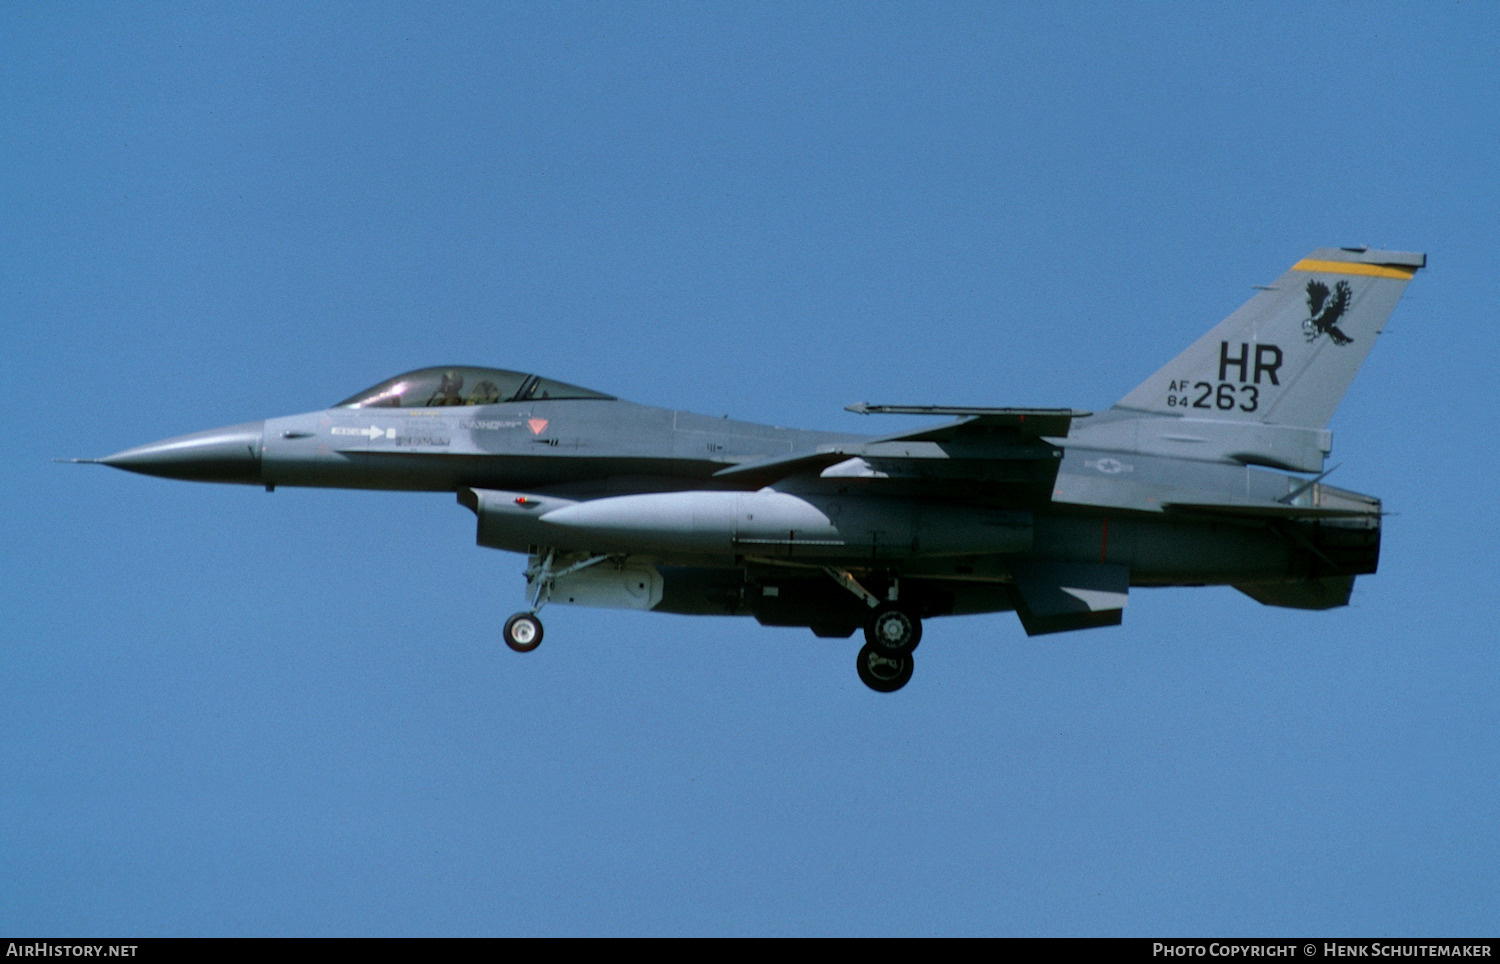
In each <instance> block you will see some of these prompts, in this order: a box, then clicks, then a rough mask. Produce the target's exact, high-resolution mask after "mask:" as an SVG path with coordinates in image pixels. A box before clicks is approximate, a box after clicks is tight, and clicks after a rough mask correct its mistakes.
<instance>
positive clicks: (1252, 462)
mask: <svg viewBox="0 0 1500 964" xmlns="http://www.w3.org/2000/svg"><path fill="white" fill-rule="evenodd" d="M1425 263H1426V258H1425V256H1424V255H1421V254H1410V253H1404V252H1396V251H1373V250H1369V249H1365V248H1325V249H1321V250H1318V251H1314V252H1313V253H1312V254H1311V255H1309V256H1308V257H1307V258H1305V259H1304V260H1302V261H1299V262H1297V263H1296V264H1295V265H1293V266H1292V268H1291V269H1290V270H1289V271H1287V272H1286V273H1285V274H1284V275H1282V276H1281V277H1280V278H1279V279H1277V280H1276V282H1275V283H1274V284H1271V285H1268V286H1265V287H1263V288H1262V289H1261V290H1260V291H1258V292H1257V293H1256V294H1255V295H1254V297H1252V298H1251V299H1250V300H1249V301H1248V302H1247V303H1246V304H1245V305H1244V307H1242V308H1240V309H1239V310H1238V311H1236V312H1234V313H1233V314H1232V315H1230V316H1229V317H1228V318H1226V319H1224V321H1222V322H1220V323H1219V324H1218V325H1217V326H1216V327H1214V328H1213V329H1212V330H1211V331H1209V332H1208V334H1206V335H1204V336H1203V337H1202V338H1200V339H1198V340H1197V341H1196V342H1194V343H1193V344H1192V345H1191V346H1189V347H1188V349H1187V350H1186V351H1184V352H1183V353H1182V354H1180V355H1178V356H1177V357H1176V358H1174V359H1173V360H1172V361H1171V362H1169V363H1168V364H1167V365H1166V366H1165V367H1163V368H1162V369H1161V370H1160V371H1158V372H1157V373H1156V374H1154V375H1152V376H1151V377H1150V378H1148V379H1146V381H1144V382H1142V383H1141V385H1140V387H1138V388H1136V389H1135V390H1134V391H1132V392H1130V394H1128V395H1126V396H1125V397H1124V398H1123V399H1121V400H1120V401H1119V402H1118V403H1117V404H1116V405H1115V406H1114V407H1112V408H1110V409H1109V410H1108V411H1101V412H1098V413H1090V412H1084V411H1075V410H1072V409H1031V408H967V407H951V406H942V405H909V406H907V405H867V404H861V405H855V406H852V407H851V410H852V411H855V412H860V413H877V412H879V413H892V414H908V415H926V416H938V417H943V418H944V419H945V420H944V421H943V422H941V423H939V424H935V425H929V426H927V427H923V428H918V429H916V430H914V431H907V432H901V433H898V434H894V435H884V436H878V437H870V436H861V435H840V434H830V433H823V432H807V431H799V430H795V429H785V428H772V427H769V426H764V425H754V424H749V423H745V422H735V421H729V420H727V419H722V418H711V417H705V416H702V415H693V414H689V413H687V412H678V411H670V410H667V409H661V408H651V407H648V406H645V405H637V404H634V403H632V402H628V401H624V400H622V399H619V398H615V397H614V396H612V395H606V394H604V393H602V392H597V391H592V390H590V389H586V388H579V387H578V386H576V385H570V384H566V383H564V382H560V381H554V380H552V379H550V378H546V377H542V376H540V375H532V374H523V373H521V372H514V371H504V370H499V369H489V368H472V367H464V366H448V367H440V368H425V369H422V370H420V371H414V372H409V373H407V374H405V375H399V376H397V377H395V378H392V379H389V380H388V381H384V382H381V383H380V384H378V385H376V386H374V387H373V388H370V389H367V390H366V391H363V392H360V393H359V394H357V395H354V396H353V397H351V398H349V399H347V400H345V401H343V402H340V403H338V404H337V405H335V406H333V407H332V408H328V409H324V410H322V411H316V412H309V413H307V414H304V415H291V416H287V417H284V418H271V419H266V420H265V421H258V422H246V423H244V424H242V425H233V426H230V427H227V428H220V429H214V430H213V431H208V432H200V433H198V434H195V435H186V436H182V437H180V438H174V439H168V440H166V441H162V442H156V443H154V444H151V445H143V446H140V447H138V448H133V449H128V450H126V451H124V452H120V453H117V454H115V455H111V456H109V457H107V458H104V459H99V460H97V461H99V462H102V463H103V464H105V465H110V466H114V467H115V468H119V469H126V470H129V471H132V472H142V473H145V474H148V475H159V476H165V477H167V478H174V479H189V480H195V481H204V482H239V483H246V484H253V485H264V486H265V487H266V488H267V489H271V488H273V487H275V486H278V485H305V486H327V487H336V488H351V489H402V490H412V491H429V492H436V491H441V492H453V493H456V494H457V496H458V501H459V502H460V503H461V504H463V505H464V506H466V507H467V508H469V509H470V510H471V511H472V512H473V513H474V514H475V516H477V517H478V540H477V541H478V544H479V545H481V546H486V547H489V548H493V549H503V550H506V551H508V552H516V553H521V554H524V555H525V556H526V558H527V565H526V571H525V575H526V585H527V590H528V602H529V605H528V606H527V608H526V609H525V610H524V611H522V612H519V613H517V614H516V615H514V616H512V617H511V618H510V620H509V621H508V622H507V623H506V624H505V629H504V638H505V642H506V644H507V645H509V646H510V648H511V649H513V650H516V651H518V652H527V651H529V650H532V649H535V648H536V647H537V645H538V644H539V643H540V642H541V640H542V624H541V621H540V620H539V619H538V618H537V613H538V612H539V611H540V610H541V609H542V607H543V606H545V605H547V604H548V603H549V602H552V603H571V604H574V605H583V606H608V607H619V608H627V609H648V610H654V611H657V612H670V613H692V614H698V615H723V616H754V617H755V618H756V619H757V620H759V621H760V622H761V623H762V624H765V625H773V626H806V627H809V628H811V629H812V631H813V632H814V633H815V634H816V635H818V636H827V637H847V636H851V635H853V634H854V633H856V632H859V631H863V634H864V646H863V648H862V649H860V651H859V656H858V659H857V668H858V672H859V677H860V679H861V680H863V681H864V682H865V683H866V684H867V685H868V686H870V687H871V688H873V689H875V690H879V691H881V692H891V691H893V690H897V689H900V688H901V687H902V686H904V685H905V684H906V682H907V681H908V680H909V679H910V678H911V674H912V666H913V650H915V649H916V648H917V644H918V642H919V641H920V640H921V638H922V627H923V621H924V620H927V619H931V618H933V617H936V616H951V615H960V614H965V613H985V612H999V611H1006V610H1014V611H1015V612H1016V613H1017V615H1018V616H1019V617H1020V620H1021V625H1022V627H1023V628H1024V629H1025V631H1026V632H1027V634H1029V635H1037V634H1040V633H1055V632H1063V631H1068V630H1077V629H1087V628H1090V627H1095V626H1111V625H1116V624H1118V623H1119V622H1120V620H1121V616H1122V614H1123V612H1124V609H1125V603H1126V600H1127V598H1128V595H1129V592H1130V589H1131V587H1133V586H1202V585H1231V586H1234V587H1235V588H1237V589H1239V590H1240V591H1242V592H1244V593H1245V594H1246V595H1248V596H1250V597H1251V598H1253V599H1255V600H1257V601H1259V602H1261V603H1264V604H1266V605H1271V606H1287V607H1292V608H1298V609H1326V608H1331V607H1335V606H1342V605H1344V604H1345V603H1347V602H1348V600H1349V596H1350V592H1351V591H1352V589H1353V586H1354V579H1355V577H1356V576H1359V575H1363V574H1366V573H1373V572H1374V571H1375V567H1376V561H1377V557H1378V555H1379V549H1380V524H1381V507H1380V501H1379V500H1378V499H1375V498H1373V497H1371V496H1367V495H1360V494H1358V493H1356V492H1350V491H1346V490H1343V489H1338V488H1334V487H1332V486H1330V485H1327V484H1325V483H1324V482H1323V477H1324V475H1326V472H1325V471H1324V460H1325V458H1326V456H1327V455H1328V452H1329V450H1330V448H1331V447H1332V435H1331V433H1330V432H1329V431H1328V429H1327V424H1328V421H1329V418H1330V417H1331V416H1332V415H1333V411H1334V408H1335V407H1336V406H1337V405H1338V403H1339V400H1340V399H1341V398H1342V397H1343V396H1344V392H1345V390H1346V389H1347V388H1348V387H1349V384H1350V382H1351V381H1352V380H1353V378H1354V374H1355V372H1356V371H1357V370H1358V368H1359V366H1360V363H1361V362H1363V361H1364V358H1365V356H1366V354H1367V353H1368V352H1369V350H1370V348H1371V346H1372V345H1373V344H1374V342H1375V336H1376V335H1378V334H1380V331H1381V329H1382V327H1383V326H1384V325H1385V322H1386V319H1387V318H1389V317H1390V315H1391V312H1392V311H1393V310H1394V309H1395V306H1396V302H1397V300H1398V299H1399V298H1400V296H1401V293H1402V291H1403V290H1404V289H1405V287H1406V285H1407V282H1409V281H1410V280H1411V278H1412V276H1413V275H1414V274H1415V273H1416V272H1417V270H1418V269H1419V268H1421V267H1423V266H1424V265H1425Z"/></svg>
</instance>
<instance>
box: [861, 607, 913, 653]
mask: <svg viewBox="0 0 1500 964" xmlns="http://www.w3.org/2000/svg"><path fill="white" fill-rule="evenodd" d="M921 641H922V620H920V619H918V618H917V617H916V616H915V615H914V614H913V613H912V612H911V610H909V609H904V608H902V607H901V606H898V605H896V604H895V603H886V604H884V605H883V606H879V607H877V608H876V609H875V611H874V612H872V613H870V618H869V621H867V622H866V623H865V642H867V643H869V644H870V645H871V646H878V647H879V648H880V649H881V650H882V651H883V652H885V653H910V652H911V651H912V650H914V649H916V648H917V644H918V643H920V642H921Z"/></svg>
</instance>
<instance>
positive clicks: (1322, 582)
mask: <svg viewBox="0 0 1500 964" xmlns="http://www.w3.org/2000/svg"><path fill="white" fill-rule="evenodd" d="M1234 588H1236V589H1238V590H1239V591H1240V592H1242V593H1244V594H1245V595H1247V596H1249V597H1250V598H1251V599H1254V600H1255V601H1256V602H1258V603H1260V604H1262V605H1265V606H1279V607H1281V608H1283V609H1337V608H1338V607H1339V606H1347V605H1349V597H1350V596H1351V595H1353V593H1354V577H1353V576H1325V577H1323V578H1321V579H1299V580H1297V581H1296V582H1257V583H1246V584H1244V585H1237V586H1235V587H1234Z"/></svg>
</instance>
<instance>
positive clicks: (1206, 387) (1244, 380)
mask: <svg viewBox="0 0 1500 964" xmlns="http://www.w3.org/2000/svg"><path fill="white" fill-rule="evenodd" d="M1251 347H1252V346H1251V345H1250V344H1249V343H1248V342H1240V346H1239V352H1238V353H1237V354H1234V355H1231V354H1230V353H1229V342H1227V341H1221V342H1219V380H1218V381H1217V382H1205V381H1194V380H1192V379H1190V378H1183V379H1178V380H1175V381H1172V382H1170V383H1169V384H1168V385H1167V407H1168V408H1207V409H1215V408H1216V409H1219V410H1220V411H1226V412H1227V411H1229V410H1230V409H1233V408H1238V409H1239V410H1240V411H1242V412H1253V411H1256V410H1257V409H1259V408H1260V387H1259V386H1260V383H1261V379H1262V378H1264V379H1265V380H1266V383H1267V384H1268V385H1280V384H1281V380H1280V379H1279V378H1278V377H1277V376H1276V372H1277V371H1278V370H1279V369H1280V368H1281V364H1282V361H1283V360H1284V358H1285V357H1286V356H1285V355H1284V354H1283V353H1282V351H1281V346H1279V345H1255V346H1253V347H1254V348H1255V353H1254V362H1253V368H1252V361H1251V352H1250V349H1251ZM1231 368H1233V369H1235V370H1236V372H1237V374H1238V380H1236V381H1230V380H1229V370H1230V369H1231Z"/></svg>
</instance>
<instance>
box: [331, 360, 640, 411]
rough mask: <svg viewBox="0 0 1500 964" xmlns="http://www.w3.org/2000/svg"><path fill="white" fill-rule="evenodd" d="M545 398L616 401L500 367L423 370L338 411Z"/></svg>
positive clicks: (386, 384)
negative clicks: (344, 409) (605, 399)
mask: <svg viewBox="0 0 1500 964" xmlns="http://www.w3.org/2000/svg"><path fill="white" fill-rule="evenodd" d="M543 398H553V399H555V398H614V396H613V395H605V394H603V393H601V392H595V391H591V390H589V389H587V388H579V387H578V386H577V385H568V384H566V383H564V382H558V381H553V380H552V379H550V378H540V377H538V376H536V375H528V374H526V373H524V372H511V371H505V370H504V369H500V368H455V367H448V368H423V369H421V370H419V371H414V372H407V373H406V374H405V375H397V376H396V377H395V378H390V379H387V380H385V381H383V382H381V383H380V384H379V385H376V386H374V387H373V388H367V389H365V390H364V391H362V392H360V393H359V394H358V395H355V396H353V397H351V398H346V399H344V400H343V401H342V402H339V403H338V405H337V406H335V407H336V408H432V407H437V406H447V405H495V404H498V403H500V402H520V401H526V400H528V399H543Z"/></svg>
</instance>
